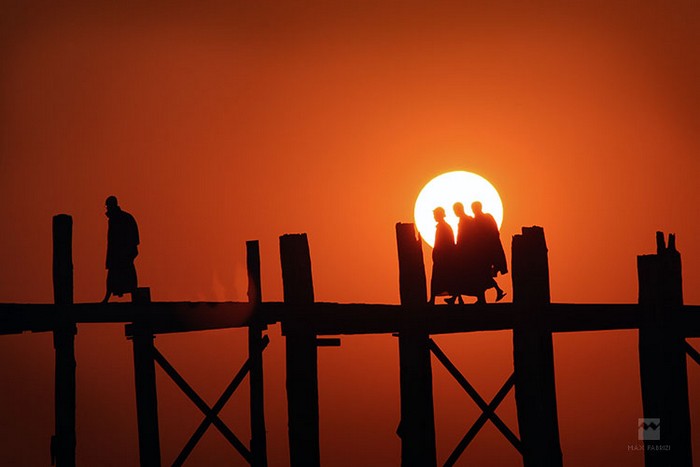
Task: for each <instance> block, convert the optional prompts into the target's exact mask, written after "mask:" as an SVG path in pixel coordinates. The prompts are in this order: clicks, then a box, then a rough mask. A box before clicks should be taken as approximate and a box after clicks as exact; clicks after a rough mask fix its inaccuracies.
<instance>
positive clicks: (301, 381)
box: [280, 234, 321, 467]
mask: <svg viewBox="0 0 700 467" xmlns="http://www.w3.org/2000/svg"><path fill="white" fill-rule="evenodd" d="M280 259H281V262H282V281H283V288H284V302H285V303H286V304H290V305H298V306H302V307H303V306H304V305H310V304H312V303H313V302H314V289H313V279H312V275H311V255H310V253H309V242H308V239H307V237H306V234H296V235H282V236H281V237H280ZM300 312H302V311H301V310H300ZM283 329H284V331H285V334H286V339H285V340H286V365H287V414H288V417H289V420H288V424H289V458H290V463H291V465H292V467H317V466H320V464H321V451H320V446H319V410H318V348H317V346H316V334H315V331H314V330H313V329H312V328H310V327H308V326H306V325H305V324H304V323H303V322H302V321H300V320H291V321H290V322H288V323H285V322H283Z"/></svg>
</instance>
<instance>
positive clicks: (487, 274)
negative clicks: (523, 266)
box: [472, 201, 508, 302]
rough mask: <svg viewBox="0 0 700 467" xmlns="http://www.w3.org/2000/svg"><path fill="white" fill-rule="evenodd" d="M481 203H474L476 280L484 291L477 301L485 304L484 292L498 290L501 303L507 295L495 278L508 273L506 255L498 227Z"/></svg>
mask: <svg viewBox="0 0 700 467" xmlns="http://www.w3.org/2000/svg"><path fill="white" fill-rule="evenodd" d="M482 209H483V208H482V206H481V203H480V202H479V201H474V202H473V203H472V212H473V213H474V221H473V228H474V230H473V235H472V240H473V241H474V269H475V274H476V280H477V283H478V284H479V286H480V287H483V291H482V292H480V295H479V296H478V297H477V301H481V302H485V301H486V300H485V298H484V292H485V291H486V290H487V289H490V288H492V287H493V288H495V289H496V301H497V302H500V301H501V300H502V299H503V297H504V296H505V295H506V294H505V292H503V290H502V289H501V288H500V287H499V286H498V283H496V281H495V279H494V277H496V276H497V275H498V273H499V272H500V273H501V274H506V273H507V272H508V265H507V264H506V255H505V253H504V252H503V245H502V244H501V236H500V233H499V232H498V225H497V224H496V221H495V220H494V219H493V216H492V215H491V214H487V213H485V212H483V210H482Z"/></svg>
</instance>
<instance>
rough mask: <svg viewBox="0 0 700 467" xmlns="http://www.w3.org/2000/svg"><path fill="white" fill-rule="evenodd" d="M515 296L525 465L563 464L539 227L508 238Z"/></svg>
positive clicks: (517, 380) (546, 274) (543, 249)
mask: <svg viewBox="0 0 700 467" xmlns="http://www.w3.org/2000/svg"><path fill="white" fill-rule="evenodd" d="M512 262H513V264H512V277H513V302H514V303H516V304H518V305H521V306H523V309H522V313H521V315H520V316H519V318H518V320H517V322H516V323H515V326H514V328H513V366H514V368H515V402H516V405H517V412H518V427H519V431H520V441H521V443H522V448H523V465H524V466H525V467H561V465H562V453H561V446H560V443H559V424H558V419H557V396H556V387H555V380H554V350H553V346H552V332H551V330H550V329H549V328H548V327H547V325H546V323H545V321H544V320H543V319H542V318H541V311H542V308H544V307H545V306H546V305H548V304H549V303H550V295H549V264H548V259H547V244H546V242H545V237H544V230H543V229H542V227H523V229H522V234H521V235H514V236H513V243H512Z"/></svg>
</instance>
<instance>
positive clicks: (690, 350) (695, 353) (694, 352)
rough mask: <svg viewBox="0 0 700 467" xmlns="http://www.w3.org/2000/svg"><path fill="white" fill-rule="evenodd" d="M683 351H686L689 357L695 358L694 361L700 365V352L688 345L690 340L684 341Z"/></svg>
mask: <svg viewBox="0 0 700 467" xmlns="http://www.w3.org/2000/svg"><path fill="white" fill-rule="evenodd" d="M685 351H686V352H687V353H688V355H690V358H692V359H693V360H695V363H697V364H698V365H700V352H698V351H697V350H695V347H693V346H692V345H690V342H688V341H685Z"/></svg>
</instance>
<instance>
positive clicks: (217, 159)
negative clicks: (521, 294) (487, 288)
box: [0, 1, 700, 466]
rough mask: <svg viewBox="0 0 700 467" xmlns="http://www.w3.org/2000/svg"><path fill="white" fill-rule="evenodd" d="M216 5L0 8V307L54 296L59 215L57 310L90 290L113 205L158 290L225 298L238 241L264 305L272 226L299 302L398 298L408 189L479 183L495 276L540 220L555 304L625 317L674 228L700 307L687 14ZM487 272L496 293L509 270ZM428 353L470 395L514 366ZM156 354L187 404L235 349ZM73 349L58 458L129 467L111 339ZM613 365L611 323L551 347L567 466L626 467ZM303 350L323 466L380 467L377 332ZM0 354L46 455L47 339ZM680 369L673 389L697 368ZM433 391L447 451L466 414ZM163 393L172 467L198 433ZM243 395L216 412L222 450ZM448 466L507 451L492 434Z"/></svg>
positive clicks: (20, 445)
mask: <svg viewBox="0 0 700 467" xmlns="http://www.w3.org/2000/svg"><path fill="white" fill-rule="evenodd" d="M230 3H231V2H219V1H201V2H193V3H190V2H148V5H132V4H126V5H124V4H122V3H113V2H100V1H93V2H74V3H72V5H71V6H57V5H55V4H53V3H46V2H32V1H27V2H21V3H19V2H18V3H10V2H5V3H3V5H2V7H0V8H1V10H0V31H1V32H0V219H3V221H2V229H3V232H2V235H0V258H2V262H1V263H0V264H2V267H3V273H2V280H0V301H2V302H50V301H51V299H52V291H51V272H50V271H51V269H50V268H51V241H50V238H51V237H50V235H51V233H50V229H51V216H52V215H54V214H57V213H68V214H71V215H73V217H74V265H75V297H76V300H77V301H88V302H90V301H97V300H99V299H100V298H101V297H102V296H103V293H104V279H105V271H104V252H105V237H106V219H105V217H104V214H103V206H104V199H105V198H106V196H107V195H110V194H115V195H117V196H118V197H119V199H120V201H121V204H122V206H123V207H124V209H126V210H127V211H129V212H131V213H132V214H134V216H135V217H136V219H137V220H138V222H139V227H140V230H141V241H142V244H141V254H140V256H139V258H138V260H137V268H138V271H139V278H140V281H141V283H142V284H143V285H147V286H150V287H151V289H152V296H153V299H154V300H244V299H245V292H246V276H245V241H246V240H250V239H259V240H260V244H261V255H262V270H263V299H264V300H281V298H282V290H281V274H280V267H279V253H278V236H279V235H282V234H284V233H296V232H307V233H308V235H309V241H310V247H311V255H312V262H313V274H314V282H315V292H316V299H317V300H319V301H340V302H368V303H397V302H398V280H397V277H398V269H397V260H396V245H395V239H394V224H395V222H397V221H403V222H410V221H412V218H413V212H412V210H413V203H414V201H415V197H416V195H417V193H418V191H419V190H420V188H421V187H422V186H423V185H425V183H427V182H428V181H429V180H430V179H432V178H433V177H435V176H436V175H438V174H440V173H444V172H447V171H451V170H467V171H471V172H475V173H478V174H480V175H482V176H484V177H485V178H487V179H488V180H490V181H491V182H492V183H493V184H494V185H495V186H497V187H498V189H499V192H500V194H501V197H502V199H503V203H504V205H505V209H506V211H507V213H508V215H507V216H506V218H505V219H504V223H503V226H502V228H501V237H502V239H503V241H504V247H505V250H506V254H507V256H508V258H510V238H511V236H512V235H513V234H515V233H517V232H519V230H520V227H522V226H526V225H534V224H537V225H541V226H543V227H544V228H545V233H546V236H547V242H548V246H549V252H550V253H549V255H550V256H549V257H550V271H551V289H552V299H553V301H556V302H580V303H584V302H589V303H595V302H598V303H634V302H635V301H636V299H637V288H636V255H638V254H643V253H650V252H653V249H654V232H655V231H656V230H664V231H667V232H675V233H676V234H677V235H678V248H679V250H680V251H681V253H682V255H683V268H684V286H685V302H686V303H688V304H699V303H700V289H698V287H697V284H698V283H699V282H700V242H698V239H700V221H699V220H698V216H696V215H695V213H696V212H697V206H698V204H699V203H700V192H699V191H698V184H697V178H698V176H699V175H700V157H698V154H700V151H699V150H700V137H699V136H698V135H699V134H700V133H699V132H698V128H699V124H700V110H698V109H700V90H699V88H698V85H697V83H698V82H700V73H699V71H700V62H699V61H700V50H699V49H700V38H699V37H698V34H700V33H699V31H700V18H699V10H700V6H699V5H698V3H697V2H692V1H678V2H634V3H630V4H627V3H625V2H534V3H533V2H449V3H448V2H430V3H424V2H413V1H408V2H400V3H399V2H390V1H386V2H319V3H309V2H294V3H291V2H290V3H281V2H247V1H246V2H235V5H231V4H230ZM464 3H468V4H464ZM612 3H614V4H612ZM425 251H426V255H425V257H426V265H427V267H428V268H429V267H430V263H429V254H427V253H428V252H429V251H428V250H427V249H426V250H425ZM500 282H501V283H502V286H503V287H504V289H505V290H506V291H507V292H510V277H509V276H505V277H504V278H503V279H500ZM511 295H512V294H511ZM511 295H509V296H508V298H509V297H510V296H511ZM270 334H271V336H272V344H271V345H270V347H269V349H268V351H267V352H268V353H267V355H266V363H265V364H266V372H267V373H266V385H267V389H266V390H267V391H268V394H266V395H267V401H266V403H267V414H268V431H269V446H270V457H271V459H272V460H273V461H274V462H273V463H272V464H271V465H285V462H287V460H286V459H287V451H286V449H287V447H286V418H285V416H286V415H285V414H286V408H285V399H284V367H283V362H284V356H283V350H282V349H283V338H282V337H281V336H279V329H277V328H273V329H271V330H270ZM439 342H441V345H444V346H445V348H446V349H449V352H450V356H451V357H454V359H455V361H456V362H458V363H459V366H460V368H462V369H463V370H464V371H465V373H467V374H469V375H473V378H474V381H473V382H474V384H475V386H477V387H478V388H479V389H480V390H483V391H484V397H485V398H487V399H489V398H490V397H491V395H493V394H494V393H495V392H496V390H497V389H498V387H500V384H501V383H502V382H503V380H504V379H505V378H506V377H507V376H508V374H509V369H510V368H511V366H510V365H511V363H510V357H511V348H510V338H509V335H508V334H507V333H501V334H496V335H493V334H483V335H474V336H461V337H460V336H450V337H441V338H439ZM157 343H158V345H159V348H161V349H162V350H163V351H164V353H167V354H168V355H169V356H170V357H171V358H172V359H173V361H174V362H176V363H177V365H178V367H179V368H181V369H182V371H183V373H184V374H185V375H186V377H188V378H189V379H191V380H192V383H193V385H198V386H200V387H202V388H203V393H204V395H205V396H206V397H208V399H207V400H210V399H215V398H216V397H217V396H218V393H219V392H220V390H221V388H223V386H225V384H226V383H227V380H228V378H229V375H230V374H231V373H232V372H234V371H235V368H234V367H235V366H236V365H238V364H239V363H240V362H241V361H242V360H241V358H242V355H243V352H244V349H245V342H244V334H242V333H238V332H236V331H227V332H217V333H210V334H209V335H206V334H198V335H194V336H187V337H183V336H167V337H163V338H159V339H158V342H157ZM76 345H77V352H78V375H79V376H78V411H79V412H78V424H79V432H78V439H79V441H78V442H79V445H78V446H79V447H78V455H79V462H81V463H82V464H84V465H95V464H101V465H108V464H109V462H113V465H124V464H129V463H133V462H135V459H136V458H137V451H136V446H137V444H136V428H135V427H136V425H135V410H134V406H133V404H134V402H133V391H132V388H133V375H132V367H131V354H130V343H129V342H127V341H126V340H125V339H124V338H123V328H121V326H118V325H117V326H112V327H109V326H84V327H81V329H80V332H79V335H78V338H77V344H76ZM613 348H614V349H615V352H614V354H612V355H611V354H610V353H609V352H608V350H609V349H613ZM635 352H636V334H635V333H631V332H630V333H627V332H619V333H584V334H579V335H566V336H555V354H556V364H557V368H556V371H557V389H558V391H559V402H560V425H561V432H562V446H563V449H564V453H565V460H566V462H567V465H571V466H589V465H597V464H600V459H601V458H602V457H603V456H605V457H606V458H607V459H611V462H614V464H610V465H619V466H636V465H641V456H640V455H638V454H635V453H629V452H627V450H626V446H627V444H629V443H633V442H635V441H636V419H637V417H638V416H641V415H640V410H641V397H640V394H639V389H638V381H637V380H635V378H638V367H637V360H636V358H637V357H636V353H635ZM320 353H321V357H320V362H319V365H320V373H321V381H320V391H321V423H322V425H321V426H322V430H323V434H322V439H321V442H322V456H323V459H324V461H325V462H326V463H327V465H334V466H338V465H341V466H342V465H359V464H365V465H373V464H372V460H373V459H380V460H381V462H378V463H377V464H374V465H386V464H389V465H391V464H393V463H395V462H396V461H397V459H398V456H399V443H398V438H397V437H396V436H395V434H394V431H395V429H396V424H397V423H398V360H397V355H398V352H397V349H396V342H395V340H393V339H392V338H391V337H389V336H381V337H361V338H352V339H343V346H342V347H341V348H340V349H324V350H322V351H321V352H320ZM0 355H1V357H0V367H1V368H3V369H5V371H6V372H7V373H6V375H5V376H4V378H6V381H11V382H12V384H11V385H3V388H2V389H0V407H2V409H3V410H4V411H5V412H4V415H3V417H0V418H2V422H0V433H2V435H3V436H0V446H2V449H1V451H2V452H3V453H8V452H9V453H10V454H8V456H9V458H8V459H9V460H8V462H9V463H10V464H14V465H27V464H30V465H35V464H45V463H46V462H47V460H48V440H49V437H50V435H51V432H52V423H53V421H52V420H53V418H52V395H51V388H52V384H53V383H52V374H53V373H52V372H53V370H52V365H53V363H52V346H51V336H50V335H27V336H8V337H0ZM208 356H210V357H212V358H213V359H214V360H213V361H210V360H206V361H207V363H206V364H204V363H203V361H205V360H203V359H205V358H206V357H208ZM486 356H488V357H486ZM340 369H343V371H340ZM689 374H690V380H691V393H692V389H693V388H697V387H698V384H700V374H699V371H698V368H695V367H691V368H690V369H689ZM8 375H9V376H8ZM435 375H436V376H435V385H436V417H437V422H436V423H437V426H438V449H439V456H440V459H444V458H445V457H446V455H447V454H448V452H449V451H450V450H451V449H452V447H453V446H454V444H455V443H456V442H457V441H458V440H459V438H460V437H461V436H462V435H463V434H464V431H465V430H466V428H467V427H468V425H469V422H470V420H471V419H473V418H475V417H476V416H477V415H478V413H477V411H476V409H475V408H474V407H473V405H472V404H471V403H470V402H469V401H468V400H467V399H466V397H465V396H464V394H462V393H460V390H459V388H458V387H456V385H455V384H454V383H453V382H452V381H450V380H449V379H448V377H447V376H446V374H445V372H444V371H443V370H442V369H439V368H437V365H436V369H435ZM159 385H160V388H161V401H160V403H161V405H160V407H161V414H162V415H161V417H162V418H161V423H162V426H164V427H166V428H164V429H163V433H162V437H163V438H162V445H163V446H164V448H163V449H164V459H170V458H171V457H174V456H175V455H176V453H177V451H178V450H179V447H180V444H182V443H184V442H185V441H186V439H187V437H188V436H189V434H190V433H189V432H190V431H191V430H190V429H188V428H187V427H189V426H190V425H192V429H194V427H196V424H197V423H198V422H199V417H198V415H197V413H196V411H195V409H193V408H191V407H190V405H189V403H188V402H187V401H186V400H185V399H184V397H182V396H181V395H179V394H177V393H176V390H175V388H174V386H173V385H172V384H170V383H169V382H168V381H167V380H166V379H164V378H161V377H159ZM582 385H583V386H582ZM695 392H696V393H697V390H695ZM244 396H245V394H241V395H240V399H236V400H238V402H235V401H234V402H233V404H234V405H233V406H232V407H231V408H227V409H226V414H225V416H227V417H229V418H230V419H235V420H236V421H235V423H234V426H236V427H237V430H239V431H240V432H241V433H245V430H246V429H247V428H246V423H245V417H239V418H237V415H236V414H237V413H238V412H237V410H244V407H245V397H244ZM237 397H239V396H237ZM212 402H213V401H212ZM699 403H700V401H692V404H693V405H692V407H693V408H694V413H695V414H697V413H698V410H697V408H698V404H699ZM236 404H238V405H236ZM509 404H510V405H509ZM513 407H514V404H513V402H512V395H511V396H509V398H508V399H507V400H506V406H505V407H504V408H503V409H500V410H502V411H503V414H502V415H503V416H504V418H505V419H506V422H507V423H509V425H511V426H515V412H514V408H513ZM361 409H362V410H361ZM365 410H367V411H368V412H367V413H371V414H372V415H371V417H369V418H368V416H367V415H365V413H366V412H365ZM25 415H26V417H25ZM470 417H472V418H470ZM601 417H602V419H601ZM693 421H694V425H695V426H700V420H699V419H698V417H697V415H696V416H695V418H694V419H693ZM236 424H238V425H236ZM180 427H182V429H179V428H180ZM583 434H585V436H584V435H583ZM698 434H699V432H698V430H696V432H695V433H694V435H693V436H694V441H695V445H696V446H698V445H699V444H700V441H699V440H700V437H698ZM245 436H246V435H245V434H243V435H241V437H242V438H243V439H247V438H246V437H245ZM204 442H205V446H202V447H201V449H200V448H198V449H197V450H196V451H195V453H193V456H195V457H194V458H193V460H195V462H198V463H199V464H200V465H201V464H206V463H207V462H212V461H214V460H217V459H221V456H223V455H228V454H231V455H232V456H233V457H234V458H235V453H233V452H232V450H230V448H228V447H227V446H226V445H225V442H224V441H222V440H221V439H220V437H218V435H217V434H215V433H213V432H212V433H209V434H207V435H206V437H205V441H204ZM348 446H352V449H351V452H352V456H349V455H347V453H346V452H347V449H348ZM696 452H697V451H696ZM197 456H198V457H197ZM468 460H472V461H474V462H478V465H499V466H502V465H510V463H512V462H514V461H517V455H516V453H514V452H513V450H512V449H510V448H509V447H508V445H507V444H506V441H505V440H503V439H501V437H500V434H499V433H498V432H497V431H496V430H495V429H493V427H491V426H487V428H486V432H485V433H482V434H480V435H479V438H477V442H476V444H475V445H474V446H473V449H472V447H470V449H469V450H468V454H467V455H466V457H465V461H468ZM166 462H167V461H166ZM600 465H603V464H600Z"/></svg>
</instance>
